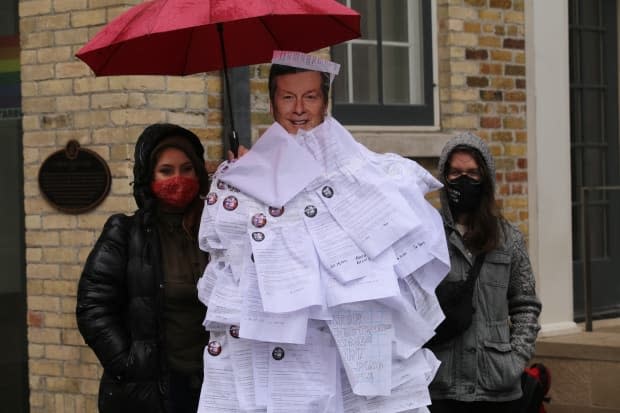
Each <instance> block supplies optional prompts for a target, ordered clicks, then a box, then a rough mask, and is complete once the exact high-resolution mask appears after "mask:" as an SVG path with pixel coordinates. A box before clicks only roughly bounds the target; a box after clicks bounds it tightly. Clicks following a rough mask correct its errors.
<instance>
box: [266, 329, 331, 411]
mask: <svg viewBox="0 0 620 413" xmlns="http://www.w3.org/2000/svg"><path fill="white" fill-rule="evenodd" d="M306 342H307V344H301V345H300V344H286V345H281V346H277V345H273V346H272V347H271V348H272V353H273V350H275V349H276V347H278V348H279V349H281V350H282V355H283V357H282V358H281V359H279V360H276V358H274V357H273V356H272V357H270V359H269V384H268V388H269V390H268V392H269V401H268V405H267V410H268V411H269V412H270V413H290V412H296V413H317V412H320V413H338V412H341V411H342V406H334V399H335V393H334V392H335V390H336V389H337V388H338V386H337V384H336V380H337V378H338V375H337V373H336V369H337V367H336V366H337V360H338V358H337V351H336V348H335V347H334V346H333V344H332V343H333V342H332V340H331V337H329V334H327V333H323V332H321V331H319V330H316V329H309V330H308V337H307V340H306Z"/></svg>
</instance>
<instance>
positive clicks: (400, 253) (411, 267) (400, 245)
mask: <svg viewBox="0 0 620 413" xmlns="http://www.w3.org/2000/svg"><path fill="white" fill-rule="evenodd" d="M429 242H430V237H429V234H428V233H427V232H426V231H425V230H424V228H420V229H419V230H416V231H411V232H410V233H408V234H407V235H405V236H404V237H402V238H401V239H399V240H398V241H397V242H396V243H395V244H394V245H392V248H393V249H394V254H396V258H397V259H398V262H397V263H396V265H394V270H395V271H396V273H397V274H398V275H399V276H400V277H406V276H407V275H409V274H411V273H412V272H414V271H415V270H417V269H418V268H420V267H421V266H423V265H424V264H426V263H427V262H429V261H431V260H432V259H434V258H435V257H434V256H433V255H432V254H431V253H430V252H429V245H428V244H429Z"/></svg>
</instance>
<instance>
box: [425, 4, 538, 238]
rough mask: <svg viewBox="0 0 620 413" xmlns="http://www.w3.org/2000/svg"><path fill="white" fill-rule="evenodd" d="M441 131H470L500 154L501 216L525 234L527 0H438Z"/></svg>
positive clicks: (526, 176) (526, 215) (498, 171)
mask: <svg viewBox="0 0 620 413" xmlns="http://www.w3.org/2000/svg"><path fill="white" fill-rule="evenodd" d="M437 17H438V39H437V40H438V56H439V62H438V63H439V100H440V106H441V109H440V110H441V127H442V130H444V131H446V132H449V131H461V130H471V131H473V132H475V133H477V134H478V135H480V137H482V138H483V139H485V140H486V141H487V142H488V143H489V145H490V147H491V150H492V153H493V155H494V156H495V157H496V162H497V187H498V190H499V194H500V198H499V202H500V204H501V205H502V207H503V212H504V215H505V216H506V217H507V218H508V219H509V220H511V221H512V222H514V223H516V224H517V225H519V227H520V229H521V230H522V231H523V232H524V233H525V234H526V235H527V219H528V212H527V208H528V205H527V179H528V175H527V133H526V111H525V109H526V102H525V100H526V96H525V14H524V1H523V0H437Z"/></svg>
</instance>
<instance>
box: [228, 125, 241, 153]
mask: <svg viewBox="0 0 620 413" xmlns="http://www.w3.org/2000/svg"><path fill="white" fill-rule="evenodd" d="M228 143H229V144H230V150H231V151H232V153H233V155H235V158H237V157H238V156H239V137H238V136H237V131H236V130H234V129H233V130H232V131H230V135H228Z"/></svg>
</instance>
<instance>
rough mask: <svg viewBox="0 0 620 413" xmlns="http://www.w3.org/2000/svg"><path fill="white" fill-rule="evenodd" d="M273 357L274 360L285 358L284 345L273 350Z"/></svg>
mask: <svg viewBox="0 0 620 413" xmlns="http://www.w3.org/2000/svg"><path fill="white" fill-rule="evenodd" d="M271 357H273V359H274V360H282V359H283V358H284V349H283V348H282V347H276V348H274V349H273V351H272V352H271Z"/></svg>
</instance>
